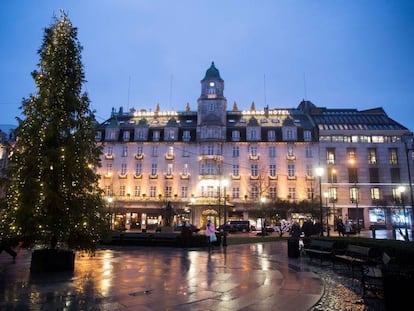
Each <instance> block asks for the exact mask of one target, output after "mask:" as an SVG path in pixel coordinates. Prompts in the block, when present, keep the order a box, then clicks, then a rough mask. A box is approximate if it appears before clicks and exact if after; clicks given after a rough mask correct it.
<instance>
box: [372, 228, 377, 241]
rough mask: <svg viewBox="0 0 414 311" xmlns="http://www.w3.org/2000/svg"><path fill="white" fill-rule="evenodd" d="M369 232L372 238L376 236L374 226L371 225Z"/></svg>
mask: <svg viewBox="0 0 414 311" xmlns="http://www.w3.org/2000/svg"><path fill="white" fill-rule="evenodd" d="M371 232H372V238H373V239H375V237H376V232H375V226H371Z"/></svg>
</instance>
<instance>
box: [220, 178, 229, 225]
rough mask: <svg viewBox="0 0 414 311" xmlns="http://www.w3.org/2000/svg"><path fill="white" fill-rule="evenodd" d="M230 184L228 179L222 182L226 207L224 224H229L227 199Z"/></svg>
mask: <svg viewBox="0 0 414 311" xmlns="http://www.w3.org/2000/svg"><path fill="white" fill-rule="evenodd" d="M228 184H229V181H228V180H227V179H223V180H222V181H221V185H222V186H223V195H224V202H223V205H224V206H223V207H224V224H226V223H227V204H226V198H227V193H226V192H227V186H228Z"/></svg>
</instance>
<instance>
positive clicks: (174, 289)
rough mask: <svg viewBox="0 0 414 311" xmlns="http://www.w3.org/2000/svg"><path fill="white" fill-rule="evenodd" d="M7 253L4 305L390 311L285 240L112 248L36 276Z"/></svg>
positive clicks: (24, 260)
mask: <svg viewBox="0 0 414 311" xmlns="http://www.w3.org/2000/svg"><path fill="white" fill-rule="evenodd" d="M30 257H31V253H30V251H28V250H20V251H19V253H18V255H17V258H16V262H15V263H13V262H12V259H11V257H10V256H9V255H8V254H6V253H4V252H3V253H1V254H0V310H111V311H112V310H123V311H125V310H203V311H206V310H215V311H217V310H261V311H263V310H283V311H301V310H311V311H322V310H376V311H377V310H384V307H383V302H382V300H381V299H377V298H373V299H371V300H370V299H365V300H364V299H362V298H361V295H360V293H361V288H360V284H357V283H358V282H357V281H355V280H351V279H350V278H348V277H346V276H345V275H340V274H337V273H336V272H334V271H333V270H332V268H331V265H330V264H329V263H326V264H325V263H324V264H322V265H321V264H320V263H319V262H318V261H315V263H314V262H312V261H310V260H309V259H308V258H307V257H306V256H300V257H299V258H289V257H288V256H287V243H286V241H280V242H266V243H254V244H245V245H230V246H228V247H227V248H216V249H213V250H212V251H211V252H209V251H208V250H207V249H180V248H162V247H134V246H128V247H127V246H124V247H119V246H116V247H115V246H111V247H108V248H102V249H100V250H98V251H97V252H96V253H95V255H94V256H92V257H91V256H89V255H87V254H79V253H78V254H77V256H76V262H75V271H74V272H59V273H30Z"/></svg>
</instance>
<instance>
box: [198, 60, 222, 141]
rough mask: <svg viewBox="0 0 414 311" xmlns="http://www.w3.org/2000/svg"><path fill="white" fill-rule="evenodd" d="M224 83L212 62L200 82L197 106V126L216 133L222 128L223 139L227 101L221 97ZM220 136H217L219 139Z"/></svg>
mask: <svg viewBox="0 0 414 311" xmlns="http://www.w3.org/2000/svg"><path fill="white" fill-rule="evenodd" d="M223 90H224V81H223V79H222V78H221V77H220V72H219V71H218V69H217V68H216V67H215V66H214V62H212V63H211V66H210V68H209V69H207V71H206V75H205V76H204V78H203V80H201V96H200V97H199V98H198V101H197V104H198V109H197V117H198V121H197V125H198V126H202V127H204V126H208V127H213V128H215V130H216V131H215V132H216V133H217V130H218V127H220V128H221V127H222V128H221V130H220V132H221V131H224V132H223V135H224V136H223V137H222V138H225V126H226V107H227V99H226V98H225V97H224V95H223ZM221 136H222V135H218V137H216V138H219V137H221Z"/></svg>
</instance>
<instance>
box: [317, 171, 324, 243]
mask: <svg viewBox="0 0 414 311" xmlns="http://www.w3.org/2000/svg"><path fill="white" fill-rule="evenodd" d="M315 172H316V176H318V180H319V209H320V220H319V222H320V224H321V236H323V208H322V175H323V172H324V169H323V167H317V168H316V169H315Z"/></svg>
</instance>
